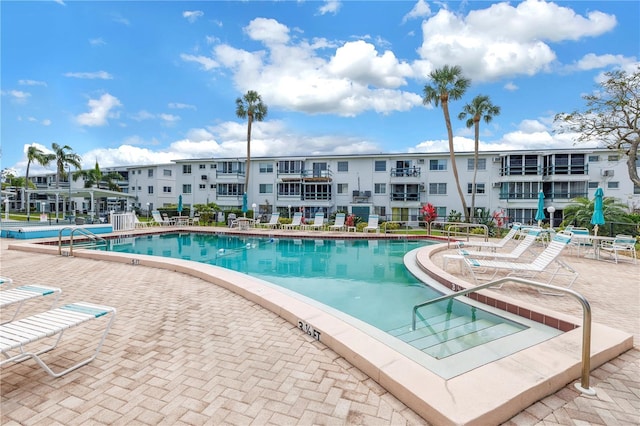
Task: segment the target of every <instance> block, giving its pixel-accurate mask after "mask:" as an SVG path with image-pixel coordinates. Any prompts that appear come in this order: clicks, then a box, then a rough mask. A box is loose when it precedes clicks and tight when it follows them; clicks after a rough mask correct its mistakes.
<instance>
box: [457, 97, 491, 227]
mask: <svg viewBox="0 0 640 426" xmlns="http://www.w3.org/2000/svg"><path fill="white" fill-rule="evenodd" d="M496 115H500V107H499V106H496V105H493V104H492V103H491V99H489V96H485V95H478V96H476V97H475V98H473V100H472V101H471V103H469V104H466V105H465V106H464V108H462V112H461V113H460V114H458V120H464V119H465V118H467V117H469V118H468V119H467V122H466V126H467V128H468V129H470V128H471V127H472V126H473V128H474V134H475V135H474V136H475V137H474V142H475V144H474V146H473V181H472V183H471V215H474V214H475V213H474V212H475V211H476V178H477V176H478V147H479V144H480V120H484V122H485V123H487V124H489V123H490V122H491V120H492V119H493V117H495V116H496Z"/></svg>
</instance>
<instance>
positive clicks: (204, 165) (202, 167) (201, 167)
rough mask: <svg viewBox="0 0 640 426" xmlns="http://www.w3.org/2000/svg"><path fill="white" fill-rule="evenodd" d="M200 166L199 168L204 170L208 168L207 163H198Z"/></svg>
mask: <svg viewBox="0 0 640 426" xmlns="http://www.w3.org/2000/svg"><path fill="white" fill-rule="evenodd" d="M198 168H199V169H200V170H203V169H206V168H207V165H206V164H198Z"/></svg>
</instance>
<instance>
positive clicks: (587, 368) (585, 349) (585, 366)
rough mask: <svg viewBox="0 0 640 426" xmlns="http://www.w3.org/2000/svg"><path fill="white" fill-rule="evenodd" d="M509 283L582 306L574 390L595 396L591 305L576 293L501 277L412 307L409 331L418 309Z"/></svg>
mask: <svg viewBox="0 0 640 426" xmlns="http://www.w3.org/2000/svg"><path fill="white" fill-rule="evenodd" d="M509 281H512V282H516V283H520V284H525V285H530V286H533V287H540V288H544V289H549V290H554V291H559V292H561V293H564V294H568V295H570V296H573V297H574V298H575V299H577V300H578V302H580V304H581V305H582V374H581V380H580V384H578V383H576V384H575V387H576V389H578V390H579V391H580V392H582V393H584V394H587V395H595V394H596V391H595V389H593V388H589V373H590V372H591V305H589V301H588V300H587V299H586V298H585V297H584V296H583V295H581V294H580V293H578V292H577V291H574V290H571V289H568V288H565V287H558V286H555V285H550V284H543V283H539V282H536V281H531V280H527V279H524V278H518V277H503V278H499V279H497V280H495V281H491V282H488V283H485V284H480V285H478V286H475V287H471V288H467V289H465V290H460V291H457V292H455V293H451V294H445V295H444V296H440V297H436V298H435V299H431V300H428V301H426V302H423V303H420V304H418V305H415V306H414V307H413V313H412V316H411V330H412V331H413V330H415V329H416V316H417V312H418V309H420V308H422V307H425V306H427V305H431V304H434V303H438V302H442V301H443V300H448V299H453V298H455V297H458V296H465V295H467V294H469V293H474V292H476V291H478V290H483V289H485V288H488V287H493V286H496V285H502V284H504V283H506V282H509Z"/></svg>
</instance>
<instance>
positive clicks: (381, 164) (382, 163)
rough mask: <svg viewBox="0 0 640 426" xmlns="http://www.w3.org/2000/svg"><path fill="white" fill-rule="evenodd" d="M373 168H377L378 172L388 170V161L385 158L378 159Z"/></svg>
mask: <svg viewBox="0 0 640 426" xmlns="http://www.w3.org/2000/svg"><path fill="white" fill-rule="evenodd" d="M373 170H375V171H376V172H386V171H387V162H386V161H384V160H376V162H375V164H374V168H373Z"/></svg>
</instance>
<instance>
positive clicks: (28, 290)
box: [0, 285, 62, 324]
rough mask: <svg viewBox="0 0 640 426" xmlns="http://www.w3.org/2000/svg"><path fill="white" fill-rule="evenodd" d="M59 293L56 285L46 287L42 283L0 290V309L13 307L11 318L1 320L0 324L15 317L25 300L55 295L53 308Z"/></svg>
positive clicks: (4, 311)
mask: <svg viewBox="0 0 640 426" xmlns="http://www.w3.org/2000/svg"><path fill="white" fill-rule="evenodd" d="M61 293H62V290H60V289H59V288H57V287H47V286H43V285H23V286H20V287H16V288H12V289H10V290H5V291H0V310H1V311H2V312H3V313H6V311H7V308H9V307H11V308H13V309H15V310H14V311H13V316H12V317H11V319H8V320H2V322H0V324H4V323H7V322H11V321H13V320H14V319H16V318H17V317H18V314H19V313H20V310H21V309H22V306H23V305H24V304H25V302H28V301H30V300H34V299H36V298H40V297H45V296H55V297H53V301H52V304H51V309H53V308H54V307H55V306H56V303H57V302H58V298H59V297H60V294H61Z"/></svg>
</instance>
